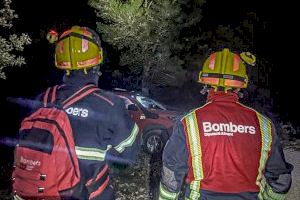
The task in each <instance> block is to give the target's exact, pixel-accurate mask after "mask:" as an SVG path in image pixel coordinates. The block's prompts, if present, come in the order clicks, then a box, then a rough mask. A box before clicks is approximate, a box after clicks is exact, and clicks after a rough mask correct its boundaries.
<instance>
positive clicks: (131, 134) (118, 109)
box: [107, 99, 140, 164]
mask: <svg viewBox="0 0 300 200" xmlns="http://www.w3.org/2000/svg"><path fill="white" fill-rule="evenodd" d="M118 100H119V101H116V103H115V105H114V109H113V113H112V125H113V127H112V129H113V132H114V138H113V141H112V148H111V149H110V150H109V151H108V152H109V153H108V156H107V159H108V160H109V161H111V162H113V163H119V164H133V163H134V161H135V160H136V157H137V154H138V152H139V141H140V136H139V134H138V133H139V127H138V126H137V124H136V123H135V122H134V121H133V120H132V119H131V117H130V116H129V114H128V112H127V110H126V108H125V104H124V101H123V100H121V99H118Z"/></svg>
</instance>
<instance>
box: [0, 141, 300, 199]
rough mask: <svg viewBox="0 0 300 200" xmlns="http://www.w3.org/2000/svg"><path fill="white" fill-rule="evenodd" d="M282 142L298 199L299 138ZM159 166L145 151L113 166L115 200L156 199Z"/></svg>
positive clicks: (0, 195)
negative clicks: (130, 161)
mask: <svg viewBox="0 0 300 200" xmlns="http://www.w3.org/2000/svg"><path fill="white" fill-rule="evenodd" d="M283 144H284V153H285V157H286V160H287V161H288V162H290V163H291V164H293V165H294V170H293V173H292V176H293V183H292V187H291V190H290V192H289V195H288V198H287V200H297V199H300V189H299V188H300V140H296V141H288V142H284V143H283ZM160 168H161V162H160V156H159V155H156V156H150V155H149V154H146V153H141V154H140V155H139V159H138V164H137V165H135V166H133V167H128V168H124V167H115V168H113V170H112V173H113V174H112V176H113V179H114V181H115V185H114V187H115V190H116V196H117V199H116V200H140V199H145V200H147V199H148V200H156V199H157V192H158V185H159V176H160ZM2 181H3V180H2ZM2 181H1V182H2ZM2 183H3V182H2ZM0 199H1V200H9V199H11V197H10V195H9V190H8V189H5V188H0Z"/></svg>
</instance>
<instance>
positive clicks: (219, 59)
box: [198, 48, 255, 90]
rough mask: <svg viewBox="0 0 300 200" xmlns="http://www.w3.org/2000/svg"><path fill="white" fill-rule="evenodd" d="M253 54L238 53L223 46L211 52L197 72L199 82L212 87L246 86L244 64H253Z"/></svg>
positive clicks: (226, 88) (246, 79)
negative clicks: (219, 49)
mask: <svg viewBox="0 0 300 200" xmlns="http://www.w3.org/2000/svg"><path fill="white" fill-rule="evenodd" d="M254 63H255V56H254V55H252V54H251V53H249V52H246V53H241V54H240V55H238V54H235V53H233V52H231V51H230V50H229V49H227V48H225V49H223V50H222V51H217V52H214V53H212V54H211V55H210V56H209V57H208V58H207V59H206V60H205V62H204V65H203V68H202V71H200V73H199V80H198V81H199V82H200V83H203V84H207V85H211V86H212V87H214V88H218V87H223V88H224V89H225V90H228V89H231V88H246V87H247V84H248V76H247V72H246V64H250V65H254Z"/></svg>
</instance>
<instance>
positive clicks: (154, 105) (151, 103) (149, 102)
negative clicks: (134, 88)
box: [136, 95, 166, 110]
mask: <svg viewBox="0 0 300 200" xmlns="http://www.w3.org/2000/svg"><path fill="white" fill-rule="evenodd" d="M136 100H137V101H138V102H139V103H140V104H142V105H143V106H144V107H145V108H151V109H160V110H166V108H165V107H164V106H163V105H161V104H160V103H158V102H157V101H155V100H153V99H150V98H148V97H144V96H140V95H137V96H136Z"/></svg>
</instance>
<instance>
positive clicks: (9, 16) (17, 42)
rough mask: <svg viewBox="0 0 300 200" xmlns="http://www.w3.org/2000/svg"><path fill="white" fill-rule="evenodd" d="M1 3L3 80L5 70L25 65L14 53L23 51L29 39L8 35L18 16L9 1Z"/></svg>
mask: <svg viewBox="0 0 300 200" xmlns="http://www.w3.org/2000/svg"><path fill="white" fill-rule="evenodd" d="M2 3H3V8H2V9H1V10H0V26H1V27H0V29H2V30H3V32H4V34H3V35H0V78H2V79H5V78H6V76H5V73H4V69H5V68H7V67H10V66H21V65H23V64H25V59H24V57H22V56H19V55H16V54H15V53H16V52H17V51H23V50H24V45H28V44H30V43H31V39H30V37H29V36H28V35H27V34H25V33H22V34H21V35H16V34H9V33H8V30H9V29H11V28H12V26H13V25H12V21H13V19H15V18H17V17H18V15H16V14H15V12H14V10H12V9H11V8H10V4H11V3H12V1H11V0H3V2H2ZM7 38H8V39H7Z"/></svg>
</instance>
